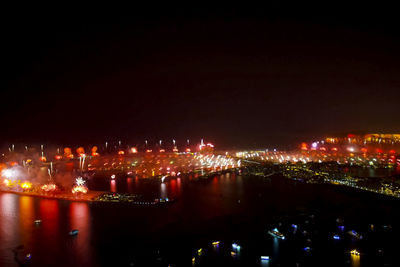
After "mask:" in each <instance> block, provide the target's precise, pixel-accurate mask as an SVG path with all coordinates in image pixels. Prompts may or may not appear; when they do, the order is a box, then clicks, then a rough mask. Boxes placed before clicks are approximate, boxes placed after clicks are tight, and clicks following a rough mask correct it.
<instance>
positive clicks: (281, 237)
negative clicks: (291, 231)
mask: <svg viewBox="0 0 400 267" xmlns="http://www.w3.org/2000/svg"><path fill="white" fill-rule="evenodd" d="M268 234H270V235H272V236H273V237H276V238H279V239H285V236H284V235H283V234H282V233H280V232H279V231H278V228H274V229H272V230H271V231H268Z"/></svg>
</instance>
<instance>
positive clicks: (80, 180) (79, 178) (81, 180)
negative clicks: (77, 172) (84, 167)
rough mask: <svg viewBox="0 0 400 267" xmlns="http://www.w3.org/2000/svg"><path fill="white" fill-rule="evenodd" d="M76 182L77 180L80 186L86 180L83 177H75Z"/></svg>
mask: <svg viewBox="0 0 400 267" xmlns="http://www.w3.org/2000/svg"><path fill="white" fill-rule="evenodd" d="M75 182H76V185H78V186H82V185H84V184H85V180H83V178H82V177H78V178H76V179H75Z"/></svg>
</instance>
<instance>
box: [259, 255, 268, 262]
mask: <svg viewBox="0 0 400 267" xmlns="http://www.w3.org/2000/svg"><path fill="white" fill-rule="evenodd" d="M261 260H262V261H269V256H261Z"/></svg>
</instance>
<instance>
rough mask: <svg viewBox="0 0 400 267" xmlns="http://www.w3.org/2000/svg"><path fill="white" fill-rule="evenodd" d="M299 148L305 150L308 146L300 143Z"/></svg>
mask: <svg viewBox="0 0 400 267" xmlns="http://www.w3.org/2000/svg"><path fill="white" fill-rule="evenodd" d="M300 148H301V150H307V149H308V146H307V144H306V143H301V146H300Z"/></svg>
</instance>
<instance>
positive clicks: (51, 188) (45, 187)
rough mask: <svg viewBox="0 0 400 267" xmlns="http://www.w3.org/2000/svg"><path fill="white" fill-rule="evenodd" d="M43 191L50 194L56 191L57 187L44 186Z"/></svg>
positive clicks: (51, 185) (53, 185) (52, 185)
mask: <svg viewBox="0 0 400 267" xmlns="http://www.w3.org/2000/svg"><path fill="white" fill-rule="evenodd" d="M41 189H42V190H43V191H46V192H49V191H55V190H56V189H57V186H56V185H55V184H52V183H51V184H44V185H42V187H41Z"/></svg>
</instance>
